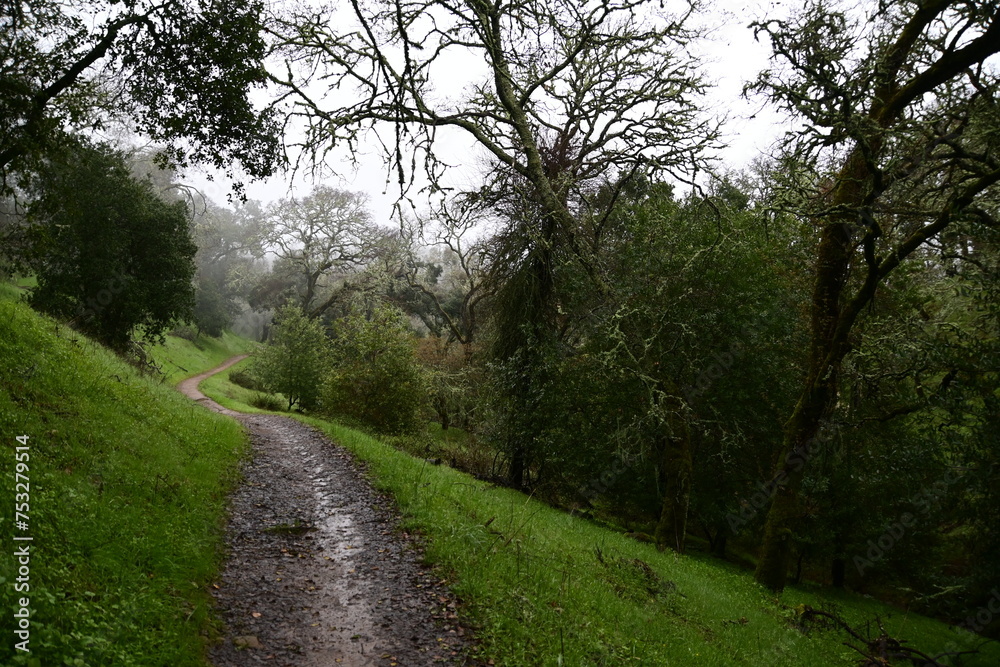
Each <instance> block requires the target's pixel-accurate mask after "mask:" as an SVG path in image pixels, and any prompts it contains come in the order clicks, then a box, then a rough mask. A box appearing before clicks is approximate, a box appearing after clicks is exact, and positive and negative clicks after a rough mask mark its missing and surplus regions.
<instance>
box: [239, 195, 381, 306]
mask: <svg viewBox="0 0 1000 667" xmlns="http://www.w3.org/2000/svg"><path fill="white" fill-rule="evenodd" d="M265 220H266V223H265V225H266V226H265V229H264V231H263V235H262V237H261V239H260V240H261V243H262V249H265V250H268V251H270V252H273V253H274V254H275V256H276V257H277V262H276V264H275V267H274V276H273V277H272V278H271V279H270V280H269V281H268V283H269V284H266V285H262V286H261V287H262V288H263V289H261V290H259V291H258V294H260V295H261V296H263V297H264V298H263V299H260V301H261V302H262V303H273V301H270V302H269V301H268V300H267V299H268V297H267V296H265V295H267V293H268V292H269V291H270V292H271V297H272V298H273V296H274V295H275V294H278V295H281V296H280V297H279V298H286V297H287V296H292V297H293V298H294V299H295V301H296V302H297V303H298V304H299V306H300V307H301V308H302V309H303V311H305V312H306V313H307V314H308V316H309V317H318V316H320V315H322V314H323V313H324V312H325V311H326V310H327V309H328V308H330V307H331V305H332V304H333V303H334V301H335V300H336V292H335V290H334V287H335V283H336V280H337V279H338V278H343V276H344V275H345V273H347V272H349V271H351V270H354V269H357V268H359V267H361V266H362V265H364V264H365V263H366V262H368V261H371V260H372V259H374V257H375V248H376V246H377V243H378V241H379V239H380V238H381V236H382V233H381V232H380V231H379V230H378V228H377V226H376V225H375V224H374V222H373V221H372V218H371V214H370V213H369V212H368V209H367V206H366V197H365V195H363V194H360V193H356V192H347V191H344V190H337V189H335V188H331V187H328V186H322V185H321V186H319V187H317V188H315V189H314V190H313V191H312V192H311V193H310V194H308V195H306V196H304V197H298V198H297V197H292V198H288V199H283V200H281V201H279V202H277V203H276V204H274V205H273V206H271V207H270V208H269V209H268V211H267V215H266V219H265ZM274 287H278V288H279V289H278V290H277V291H275V290H273V288H274Z"/></svg>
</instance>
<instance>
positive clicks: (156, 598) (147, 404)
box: [0, 286, 247, 666]
mask: <svg viewBox="0 0 1000 667" xmlns="http://www.w3.org/2000/svg"><path fill="white" fill-rule="evenodd" d="M13 296H14V294H13V293H12V292H11V289H9V288H5V287H2V286H0V450H2V455H3V464H2V469H3V471H4V473H3V479H4V480H5V482H4V483H3V485H2V486H0V505H2V506H3V507H4V508H6V509H5V510H4V511H3V512H2V513H0V525H2V534H3V535H4V536H5V540H6V543H7V547H6V550H7V551H8V557H6V558H3V559H0V584H2V586H0V591H2V593H0V606H2V608H3V609H4V610H5V611H4V614H5V615H7V616H8V618H10V614H11V613H12V610H13V609H14V607H15V604H16V602H15V599H16V598H19V597H21V596H27V597H29V598H30V601H31V604H30V607H31V609H32V616H31V640H30V648H31V653H30V654H24V653H21V652H18V653H17V654H15V653H14V646H13V641H12V636H11V634H10V633H9V632H8V633H7V636H6V637H5V639H4V641H3V642H2V643H0V664H3V665H10V664H15V665H20V664H28V665H46V666H48V665H81V666H82V665H94V666H98V665H99V666H105V665H172V666H173V665H204V664H205V662H204V651H205V645H206V641H207V639H206V638H207V637H208V636H211V635H212V634H213V632H214V624H213V621H212V617H211V597H210V595H209V594H208V588H209V587H210V585H211V582H212V581H213V579H214V578H215V576H216V575H217V572H218V567H219V565H220V558H221V545H222V521H223V518H224V508H225V502H226V495H227V492H228V491H229V489H230V488H231V487H232V485H233V484H234V483H235V481H236V475H237V470H238V467H237V466H238V462H239V459H240V458H241V457H242V456H243V455H244V454H245V452H246V451H247V449H246V442H245V437H244V435H243V433H242V431H241V429H240V427H239V426H238V425H237V423H236V422H234V421H232V420H230V419H227V418H224V417H221V416H218V415H215V414H212V413H210V412H209V411H207V410H204V409H203V408H201V407H199V406H197V405H195V404H193V403H192V402H191V401H189V400H188V399H186V398H184V397H182V396H180V395H179V394H177V393H176V392H175V391H174V390H173V389H172V388H170V387H168V386H165V385H163V384H162V383H160V382H155V381H152V380H149V379H146V378H142V377H140V376H139V375H138V374H137V373H136V372H135V371H134V370H133V369H132V368H131V367H130V366H128V365H126V364H124V363H122V362H121V361H120V360H118V359H117V358H116V357H115V356H113V355H112V354H110V353H108V352H107V351H105V350H104V349H103V348H101V347H99V346H97V345H96V344H94V343H92V342H91V341H89V340H87V339H86V338H84V337H83V336H80V335H79V334H77V333H75V332H73V331H72V330H70V329H68V328H66V327H64V326H60V325H58V324H56V323H55V322H53V321H51V320H49V319H47V318H43V317H40V316H38V315H37V314H35V313H34V312H33V311H31V310H30V309H29V308H28V307H27V306H25V305H24V304H21V303H16V302H15V300H13V298H12V297H13ZM22 434H23V435H27V436H28V437H29V440H28V443H29V446H30V451H29V453H30V461H28V465H29V471H28V476H29V478H30V512H29V513H28V514H29V517H30V530H29V531H28V532H29V534H30V535H31V536H32V537H33V538H34V541H33V542H31V543H30V545H31V563H30V568H31V569H30V582H29V584H30V591H29V592H28V593H16V594H15V592H14V589H13V586H12V581H13V579H14V576H15V573H14V562H13V559H12V558H10V557H9V553H10V552H11V551H12V549H13V547H12V546H11V545H13V544H14V542H13V541H12V539H11V536H12V533H14V534H22V533H21V532H20V531H14V526H13V525H12V520H13V517H12V516H11V514H12V512H11V511H10V510H12V509H13V507H14V502H15V497H14V491H15V489H14V484H13V479H14V465H15V458H14V453H15V447H16V446H17V442H16V441H15V436H18V435H22ZM9 624H10V621H5V622H4V627H10V625H9Z"/></svg>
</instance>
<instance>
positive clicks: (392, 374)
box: [322, 306, 427, 434]
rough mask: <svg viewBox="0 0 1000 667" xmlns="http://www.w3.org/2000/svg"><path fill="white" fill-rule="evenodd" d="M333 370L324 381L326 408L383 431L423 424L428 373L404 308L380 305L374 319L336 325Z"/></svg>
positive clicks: (360, 317)
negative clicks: (421, 361)
mask: <svg viewBox="0 0 1000 667" xmlns="http://www.w3.org/2000/svg"><path fill="white" fill-rule="evenodd" d="M332 354H333V370H332V371H331V372H330V373H329V374H328V375H327V377H326V380H325V382H324V383H323V391H322V406H323V410H324V411H325V412H327V413H328V414H331V415H334V416H346V417H347V418H349V419H354V420H357V421H358V422H361V423H363V424H365V425H367V426H369V427H371V428H373V429H374V430H376V431H378V432H379V433H386V434H400V433H412V432H414V431H416V430H418V429H419V428H420V427H421V426H422V424H423V421H424V419H423V411H424V408H425V406H426V405H427V380H426V375H425V373H424V371H423V369H422V368H421V366H420V364H419V363H418V361H417V358H416V354H415V351H414V338H413V334H412V333H411V332H410V330H409V328H408V326H407V323H406V321H405V319H404V318H403V315H402V313H401V312H400V311H398V310H397V309H395V308H392V307H390V306H380V307H379V308H377V309H376V310H375V312H374V313H373V314H372V317H371V319H370V320H369V319H366V318H365V317H364V316H363V315H360V314H355V315H351V316H349V317H347V318H344V319H343V320H340V321H339V322H338V323H337V327H336V331H335V334H334V340H333V353H332Z"/></svg>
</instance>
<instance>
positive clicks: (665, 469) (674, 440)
mask: <svg viewBox="0 0 1000 667" xmlns="http://www.w3.org/2000/svg"><path fill="white" fill-rule="evenodd" d="M673 402H674V403H675V404H676V405H675V406H673V407H672V408H671V409H670V411H669V412H668V414H667V423H666V424H665V425H664V426H665V428H664V432H663V438H662V449H663V453H662V456H661V458H660V466H661V467H660V477H661V481H662V483H663V501H662V504H661V506H660V519H659V521H658V522H657V524H656V531H655V534H654V536H653V537H654V538H655V539H656V546H658V547H659V548H660V549H665V548H670V549H673V550H674V551H677V552H679V553H683V552H684V537H685V534H686V533H687V516H688V507H689V505H690V502H691V465H692V464H691V436H690V432H689V430H688V425H687V420H686V419H685V418H684V414H683V411H682V408H681V404H680V401H679V400H675V401H673Z"/></svg>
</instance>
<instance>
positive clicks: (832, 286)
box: [755, 150, 869, 592]
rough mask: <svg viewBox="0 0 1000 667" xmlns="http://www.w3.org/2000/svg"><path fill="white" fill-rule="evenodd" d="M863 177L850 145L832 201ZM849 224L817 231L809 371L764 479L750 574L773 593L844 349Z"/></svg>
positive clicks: (858, 196) (781, 581) (851, 199)
mask: <svg viewBox="0 0 1000 667" xmlns="http://www.w3.org/2000/svg"><path fill="white" fill-rule="evenodd" d="M868 180H869V176H868V172H867V166H866V164H865V159H864V155H863V154H862V152H861V151H860V150H855V151H854V152H853V153H852V154H851V155H850V156H849V157H848V159H847V161H846V162H845V165H844V168H843V170H842V171H841V173H840V174H839V178H838V185H837V187H836V188H835V189H834V191H833V192H832V193H831V203H832V205H833V206H837V207H851V206H852V205H856V204H857V203H858V202H859V201H861V200H862V199H863V193H864V191H865V189H866V187H867V185H868ZM848 210H850V209H848ZM845 217H846V219H845ZM850 224H851V220H850V218H849V215H848V216H845V215H844V214H841V215H840V216H839V217H836V218H834V219H833V220H831V221H830V222H828V223H827V224H826V225H825V226H824V227H823V231H822V233H821V236H820V243H819V247H818V248H817V256H816V281H815V283H814V286H813V294H812V313H811V330H812V334H811V338H812V340H811V344H810V348H809V374H808V376H807V378H806V382H805V385H804V387H803V391H802V394H801V395H800V397H799V401H798V403H797V404H796V406H795V410H794V411H793V412H792V416H791V417H790V418H789V419H788V421H787V422H786V423H785V434H784V438H783V441H782V447H781V449H780V450H779V453H778V461H777V468H776V471H775V475H774V477H773V478H772V479H771V482H770V483H769V486H770V491H771V493H772V494H773V496H774V500H773V501H772V503H771V509H770V511H769V512H768V515H767V524H766V525H765V527H764V543H763V544H762V545H761V553H760V560H759V561H758V563H757V572H756V574H755V576H756V579H757V581H758V582H760V583H761V584H763V585H764V586H766V587H767V588H770V589H771V590H773V591H775V592H780V591H781V590H782V589H784V587H785V581H786V578H787V575H788V562H789V556H790V553H791V545H792V542H793V541H794V535H795V528H796V523H797V520H798V518H799V517H800V515H801V511H800V508H799V502H798V493H799V489H800V487H801V486H802V476H803V470H804V468H805V466H806V463H807V462H808V460H809V457H810V452H811V450H812V447H813V446H814V445H815V444H816V443H815V439H816V436H817V434H818V433H819V431H820V428H821V426H822V422H823V419H824V418H825V417H826V416H827V414H828V413H829V412H830V409H831V408H832V407H833V404H834V403H835V401H836V398H837V375H838V372H839V371H840V365H841V362H842V361H843V359H844V356H845V355H846V354H847V341H846V334H847V332H848V331H850V327H849V326H848V327H844V326H842V324H843V322H842V314H843V308H842V305H841V296H842V294H843V292H844V286H845V284H846V282H847V275H848V272H849V270H850V266H851V258H852V252H853V249H852V238H851V227H850Z"/></svg>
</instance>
